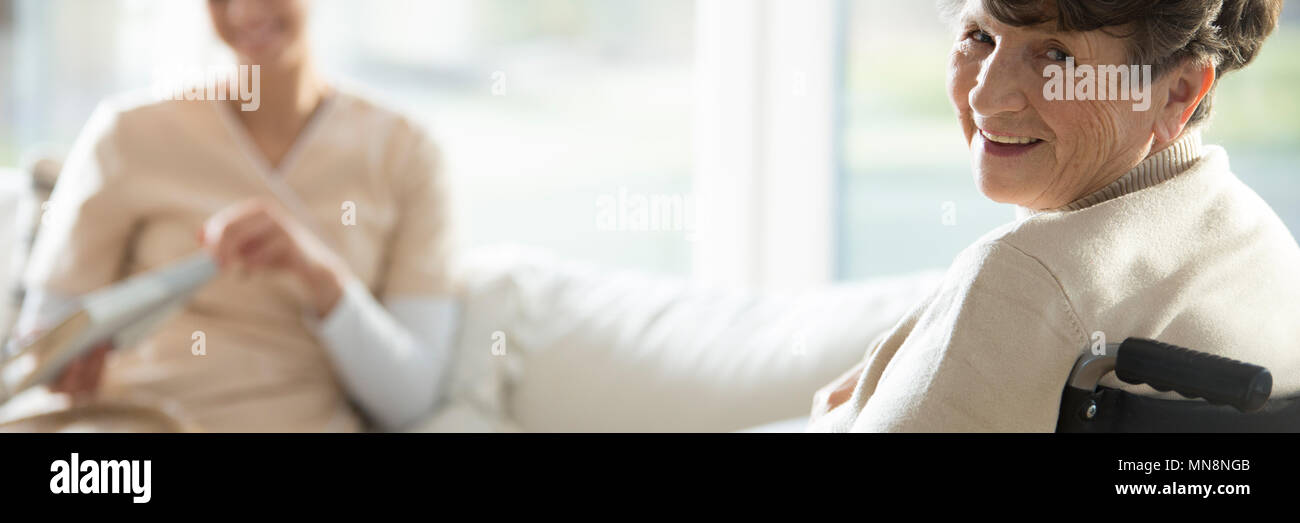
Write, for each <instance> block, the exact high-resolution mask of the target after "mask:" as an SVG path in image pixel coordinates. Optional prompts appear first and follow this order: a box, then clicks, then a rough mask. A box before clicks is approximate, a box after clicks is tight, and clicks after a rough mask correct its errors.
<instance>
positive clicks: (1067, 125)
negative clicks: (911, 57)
mask: <svg viewBox="0 0 1300 523" xmlns="http://www.w3.org/2000/svg"><path fill="white" fill-rule="evenodd" d="M958 24H959V25H958V29H959V33H958V34H957V37H956V39H957V41H956V43H955V44H954V46H953V51H952V57H951V62H950V64H949V71H948V92H949V96H950V97H951V99H952V103H953V106H954V107H955V108H956V109H957V115H958V118H959V120H960V121H961V125H962V129H963V131H964V132H965V134H966V141H967V143H968V144H969V146H970V150H971V156H972V158H971V165H972V168H973V170H974V175H975V180H976V182H977V184H978V185H979V188H980V191H981V192H983V193H984V195H985V196H987V197H988V198H990V199H992V200H994V201H997V202H1002V203H1012V204H1016V205H1020V206H1022V207H1027V208H1031V209H1052V208H1057V207H1061V206H1063V205H1066V204H1069V203H1070V202H1073V201H1074V200H1077V199H1079V198H1082V197H1084V196H1087V195H1088V194H1091V193H1092V192H1095V191H1098V190H1101V189H1103V188H1105V187H1106V185H1108V184H1109V183H1110V182H1112V181H1114V180H1115V179H1117V178H1118V177H1119V176H1121V175H1123V174H1124V173H1125V172H1127V171H1128V170H1129V169H1131V168H1132V167H1134V166H1135V165H1137V164H1138V163H1140V162H1141V161H1142V159H1143V158H1145V157H1146V155H1147V154H1148V153H1149V152H1150V151H1151V147H1152V143H1153V136H1154V134H1153V130H1152V129H1153V126H1154V123H1155V118H1156V113H1157V112H1158V111H1156V110H1151V111H1138V110H1135V109H1134V106H1133V102H1132V101H1131V100H1078V101H1075V100H1048V99H1047V98H1046V97H1045V96H1044V93H1043V86H1044V84H1045V83H1046V82H1047V81H1048V78H1046V77H1045V76H1044V71H1046V70H1047V68H1048V67H1049V66H1052V65H1057V66H1061V67H1064V66H1065V64H1066V60H1067V58H1070V57H1073V59H1074V62H1075V63H1076V64H1080V65H1082V64H1091V65H1093V66H1097V65H1125V66H1127V65H1128V60H1129V59H1128V48H1127V44H1126V42H1125V40H1123V39H1121V38H1118V37H1115V36H1112V35H1110V34H1107V33H1106V32H1104V31H1089V32H1058V31H1056V30H1055V22H1053V21H1049V22H1047V23H1044V24H1040V25H1037V26H1031V27H1015V26H1011V25H1007V24H1004V23H1001V22H999V21H998V20H996V19H995V18H993V17H992V16H990V15H989V14H988V13H987V12H986V11H985V10H984V8H983V6H982V4H981V2H980V0H968V1H967V2H966V5H965V8H964V9H963V11H962V13H961V17H960V19H959V22H958ZM1133 80H1137V78H1133ZM1075 81H1077V80H1076V79H1074V78H1065V82H1075ZM1158 84H1159V83H1158V82H1157V85H1158ZM1149 93H1150V95H1151V98H1152V99H1151V100H1150V102H1151V107H1153V108H1158V107H1161V105H1162V104H1163V103H1164V100H1163V99H1162V96H1161V94H1160V89H1159V88H1156V86H1152V89H1151V90H1150V91H1149ZM1166 98H1167V97H1166Z"/></svg>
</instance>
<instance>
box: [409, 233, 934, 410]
mask: <svg viewBox="0 0 1300 523" xmlns="http://www.w3.org/2000/svg"><path fill="white" fill-rule="evenodd" d="M461 262H462V263H461V267H462V275H463V281H465V282H466V285H467V290H468V299H467V303H466V321H465V323H464V325H463V326H462V331H461V336H460V347H459V350H460V353H459V358H460V360H459V366H458V367H459V368H458V370H457V373H456V378H455V380H454V382H453V384H452V386H453V390H452V391H451V399H450V403H449V405H448V406H447V407H446V408H445V409H444V410H443V412H442V413H440V414H439V415H437V416H435V417H434V418H433V419H432V420H430V421H429V422H428V423H426V424H424V425H423V426H421V427H417V429H419V430H453V431H458V430H524V431H530V432H531V431H541V432H553V431H564V432H568V431H579V432H589V431H597V432H604V431H638V432H640V431H681V432H715V431H733V430H741V429H746V428H750V427H753V426H756V425H760V424H766V423H771V422H776V421H781V420H785V419H789V418H792V417H797V416H806V415H807V413H808V411H809V409H810V407H811V405H812V395H813V393H814V392H815V391H816V390H817V389H818V388H820V387H821V386H822V385H824V384H826V383H827V382H829V381H830V380H831V379H832V378H834V377H836V376H838V375H840V374H842V373H843V372H844V371H846V370H847V369H849V368H850V367H852V366H853V365H854V364H855V363H857V362H858V361H859V360H861V358H862V357H863V356H864V354H865V352H866V350H867V348H868V345H869V344H870V342H871V341H872V340H873V339H874V338H876V337H877V336H878V335H880V334H882V333H883V332H884V331H886V330H888V329H889V328H890V327H892V326H893V325H894V323H896V322H897V321H898V319H899V318H901V317H902V316H903V314H904V313H905V312H906V310H907V309H908V308H910V307H911V306H912V305H914V304H915V303H917V302H918V301H920V300H921V299H922V298H923V297H924V295H925V294H928V293H929V292H930V291H931V290H933V288H934V287H936V286H937V284H938V280H939V277H940V276H941V274H940V273H937V272H926V273H918V274H915V275H911V276H905V277H896V278H888V279H879V280H873V281H866V282H861V283H854V284H846V285H840V286H835V287H829V288H823V289H817V290H810V291H807V292H802V293H792V294H780V295H775V294H774V295H762V296H760V295H755V294H750V293H739V292H735V291H726V290H711V289H707V288H702V287H699V286H693V285H691V284H688V283H686V282H684V281H681V280H678V279H673V278H667V277H656V276H650V275H645V274H641V273H637V272H633V271H618V270H608V269H601V268H597V267H594V266H591V265H588V264H585V263H582V262H576V261H568V260H563V259H560V258H558V257H555V256H551V255H547V254H545V253H542V252H538V251H533V250H528V249H524V248H512V247H498V248H490V249H480V250H476V251H474V252H471V253H469V254H468V255H467V256H466V257H464V258H462V260H461ZM494 335H495V337H494ZM503 340H504V347H503V346H502V345H501V343H500V342H501V341H503ZM494 344H495V347H496V348H497V349H498V353H500V352H501V351H500V349H502V348H504V349H505V350H504V354H499V355H498V354H494V353H493V348H494Z"/></svg>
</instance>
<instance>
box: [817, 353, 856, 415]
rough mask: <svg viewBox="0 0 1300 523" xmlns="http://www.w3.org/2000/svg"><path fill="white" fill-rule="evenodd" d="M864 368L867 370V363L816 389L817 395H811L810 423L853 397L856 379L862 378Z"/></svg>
mask: <svg viewBox="0 0 1300 523" xmlns="http://www.w3.org/2000/svg"><path fill="white" fill-rule="evenodd" d="M865 368H867V362H866V361H863V362H862V363H859V364H858V365H857V366H856V367H853V368H852V369H849V371H848V372H846V373H844V374H843V375H841V376H840V377H838V378H835V379H834V380H831V382H830V383H828V384H826V386H825V387H822V388H821V389H818V390H817V393H816V394H814V395H813V408H812V416H811V419H810V420H809V421H810V423H811V422H815V421H817V419H818V418H820V417H822V416H825V415H826V413H828V412H830V411H832V410H834V409H835V407H838V406H840V405H841V404H843V403H844V402H846V401H848V400H849V398H851V397H853V389H854V388H856V387H857V385H858V378H860V377H861V376H862V371H863V369H865Z"/></svg>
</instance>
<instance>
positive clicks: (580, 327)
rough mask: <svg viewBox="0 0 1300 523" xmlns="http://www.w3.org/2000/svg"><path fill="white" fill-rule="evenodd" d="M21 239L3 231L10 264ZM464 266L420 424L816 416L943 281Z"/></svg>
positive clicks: (493, 252)
mask: <svg viewBox="0 0 1300 523" xmlns="http://www.w3.org/2000/svg"><path fill="white" fill-rule="evenodd" d="M22 176H23V175H22V173H19V172H17V171H6V170H0V219H2V220H3V221H0V223H3V224H20V223H21V222H22V220H21V219H17V217H19V216H21V214H22V213H23V212H29V211H30V209H31V208H30V207H27V208H26V209H24V208H23V207H22V205H20V203H21V202H22V200H23V198H22V197H21V194H17V193H21V192H23V191H25V190H26V187H27V184H26V181H25V179H24V180H21V181H20V180H19V179H18V178H20V177H22ZM16 192H17V193H16ZM17 226H18V225H14V227H17ZM20 237H21V234H20V233H18V232H15V231H13V230H4V231H0V254H5V256H3V258H4V260H5V264H3V265H2V266H0V269H9V267H8V260H10V259H11V256H12V255H13V254H15V253H17V252H18V251H19V250H20V249H21V248H22V247H21V242H20V241H18V239H19V238H20ZM457 265H458V267H460V269H458V273H459V274H460V277H461V279H462V281H463V282H464V284H465V288H466V291H467V301H466V304H465V315H464V324H463V325H462V328H461V332H460V342H459V346H458V351H459V352H458V355H457V361H456V368H455V371H454V373H453V378H452V382H451V385H450V386H451V389H450V390H449V395H448V399H447V400H446V401H445V402H444V404H443V406H442V408H441V409H440V410H439V411H438V412H437V413H436V414H434V415H432V416H431V417H430V418H429V419H428V420H426V421H425V422H423V423H420V424H418V425H417V426H414V427H412V428H411V429H412V430H416V431H450V432H463V431H542V432H554V431H564V432H589V431H682V432H712V431H733V430H740V429H745V428H749V427H753V426H756V425H760V424H765V423H770V422H775V421H780V420H785V419H789V418H793V417H798V416H803V415H806V413H807V412H808V410H809V408H810V406H811V399H812V394H813V392H814V391H815V390H816V389H817V388H819V387H820V386H822V385H824V384H825V383H827V382H828V381H830V380H831V379H832V378H834V377H835V376H837V375H839V374H841V373H842V372H844V371H845V370H847V369H848V368H850V367H851V366H853V365H854V364H855V363H856V362H857V361H858V360H860V359H861V358H862V356H863V355H864V353H865V351H866V349H867V347H868V345H869V343H870V342H871V341H872V339H874V338H875V337H877V336H878V335H880V334H881V333H883V332H884V331H885V330H887V329H888V328H889V327H891V326H892V325H893V324H894V323H895V322H896V321H897V320H898V319H899V318H900V317H901V316H902V315H903V314H904V313H905V311H906V309H907V308H909V307H910V306H912V305H913V304H915V303H916V302H918V301H919V300H920V299H921V298H922V297H923V296H924V295H925V294H927V293H929V292H930V291H931V290H932V289H933V288H934V287H935V286H936V285H937V283H938V278H939V276H940V275H939V274H938V273H935V272H928V273H919V274H916V275H911V276H906V277H898V278H889V279H881V280H874V281H867V282H861V283H855V284H848V285H840V286H835V287H831V288H824V289H817V290H811V291H808V292H803V293H793V294H782V295H764V296H759V295H755V294H750V293H740V292H735V291H725V290H713V289H707V288H703V287H699V286H694V285H691V284H689V283H687V282H684V281H682V280H679V279H673V278H667V277H656V276H650V275H645V274H640V273H636V272H632V271H620V270H609V269H601V268H597V267H594V266H591V265H587V264H584V263H581V262H575V261H569V260H563V259H561V258H558V257H556V256H552V255H549V254H546V253H544V252H542V251H538V250H531V249H527V248H521V247H509V246H502V247H492V248H482V249H475V250H472V251H469V252H468V253H466V254H465V255H464V256H463V257H462V258H461V259H460V260H459V261H458V264H457ZM13 272H14V271H10V270H5V272H3V273H0V274H2V275H3V278H0V279H3V280H4V281H0V288H3V289H8V288H10V286H11V285H12V283H13V278H14V277H15V276H16V275H15V274H13ZM6 313H7V312H5V311H0V315H3V314H6ZM0 319H2V318H0ZM796 427H797V425H796Z"/></svg>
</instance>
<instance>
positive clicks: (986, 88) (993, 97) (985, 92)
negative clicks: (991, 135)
mask: <svg viewBox="0 0 1300 523" xmlns="http://www.w3.org/2000/svg"><path fill="white" fill-rule="evenodd" d="M980 67H981V69H980V72H979V75H978V76H977V77H976V79H975V87H974V88H973V89H971V91H970V98H969V100H968V101H969V102H970V107H971V109H973V110H974V111H975V112H976V113H979V114H983V115H995V114H1001V113H1015V112H1019V111H1021V110H1024V109H1025V106H1027V105H1028V104H1029V99H1028V98H1027V97H1026V95H1025V80H1024V75H1023V65H1022V64H1021V63H1019V61H1017V60H1014V59H1011V58H1010V57H1009V56H1007V54H1006V53H1004V52H1001V51H1000V50H999V51H995V52H994V53H993V54H991V55H989V57H988V58H986V59H985V60H984V61H983V62H982V63H981V65H980Z"/></svg>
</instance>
